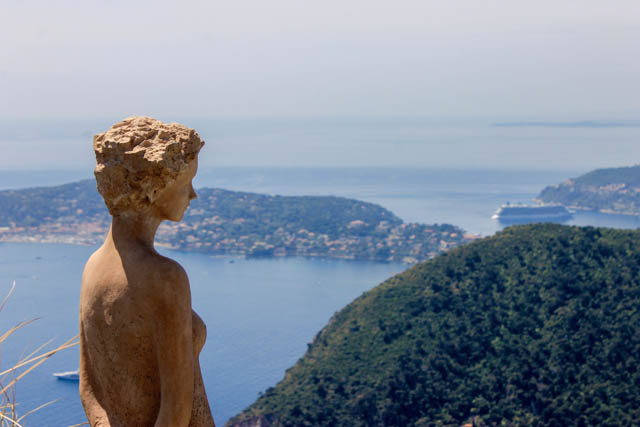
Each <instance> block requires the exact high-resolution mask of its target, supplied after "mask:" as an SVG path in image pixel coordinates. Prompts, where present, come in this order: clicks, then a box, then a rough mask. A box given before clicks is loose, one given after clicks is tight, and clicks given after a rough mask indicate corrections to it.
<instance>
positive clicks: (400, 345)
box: [230, 224, 640, 426]
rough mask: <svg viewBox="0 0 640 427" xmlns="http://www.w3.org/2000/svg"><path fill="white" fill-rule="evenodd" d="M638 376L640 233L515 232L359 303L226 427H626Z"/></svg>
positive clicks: (638, 405)
mask: <svg viewBox="0 0 640 427" xmlns="http://www.w3.org/2000/svg"><path fill="white" fill-rule="evenodd" d="M639 366H640V232H637V231H633V232H632V231H620V230H611V229H597V228H591V227H587V228H577V227H566V226H560V225H551V224H544V225H526V226H518V227H511V228H508V229H506V230H505V231H503V232H500V233H498V234H496V235H495V236H494V237H490V238H486V239H483V240H481V241H477V242H474V243H471V244H468V245H465V246H462V247H459V248H456V249H453V250H452V251H450V252H448V253H445V254H443V255H440V256H438V257H436V258H435V259H433V260H431V261H427V262H425V263H422V264H419V265H417V266H414V267H413V268H411V269H409V270H407V271H406V272H404V273H401V274H399V275H397V276H395V277H393V278H391V279H389V280H387V281H386V282H384V283H383V284H381V285H380V286H378V287H376V288H374V289H373V290H371V291H369V292H367V293H365V294H363V295H362V296H361V297H360V298H358V299H356V300H355V301H354V302H353V303H351V304H350V305H348V306H347V307H346V308H344V309H343V310H342V311H340V312H339V313H337V314H336V315H335V316H334V317H333V318H332V319H331V320H330V321H329V324H328V325H327V326H326V327H325V328H324V329H323V330H322V331H321V332H320V333H318V335H317V336H316V337H315V339H314V340H313V342H312V343H311V344H310V345H309V349H308V351H307V353H306V354H305V356H304V357H303V358H301V359H300V360H299V361H298V363H296V364H295V366H293V367H292V368H291V369H289V370H288V371H287V372H286V375H285V377H284V379H283V380H282V381H281V382H280V383H279V384H278V385H277V386H275V387H273V388H270V389H268V390H266V392H265V393H264V394H263V395H262V396H261V397H260V398H259V399H258V400H257V401H256V402H255V403H254V404H253V405H252V406H251V407H250V408H248V409H247V410H246V411H245V412H243V413H242V414H240V415H239V416H238V417H236V418H235V419H233V420H232V421H231V422H230V425H232V426H252V425H262V426H268V425H277V426H337V425H340V426H411V425H419V426H437V425H447V426H459V425H461V424H463V423H465V422H471V421H473V422H474V423H475V425H479V426H482V425H518V426H536V425H544V426H591V425H606V426H622V425H624V426H632V425H637V423H638V420H639V419H640V368H639ZM258 422H260V423H262V424H258Z"/></svg>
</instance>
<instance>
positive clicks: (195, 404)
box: [80, 117, 214, 427]
mask: <svg viewBox="0 0 640 427" xmlns="http://www.w3.org/2000/svg"><path fill="white" fill-rule="evenodd" d="M203 144H204V142H203V141H202V140H201V139H200V137H199V136H198V134H197V133H196V132H195V131H194V130H193V129H189V128H187V127H185V126H182V125H179V124H176V123H172V124H165V123H162V122H159V121H157V120H154V119H151V118H148V117H130V118H128V119H125V120H123V121H122V122H120V123H117V124H115V125H113V126H112V127H111V129H109V130H108V131H107V132H105V133H102V134H99V135H96V136H95V137H94V140H93V148H94V150H95V153H96V161H97V166H96V169H95V175H96V181H97V185H98V191H99V192H100V194H102V197H103V198H104V201H105V203H106V205H107V207H108V208H109V212H110V213H111V215H112V217H113V221H112V224H111V228H110V230H109V233H108V234H107V237H106V239H105V241H104V244H103V245H102V246H101V247H100V248H99V249H98V250H97V251H96V252H95V253H94V254H93V255H92V256H91V258H90V259H89V261H87V264H86V266H85V269H84V273H83V275H82V291H81V296H80V398H81V400H82V405H83V406H84V410H85V412H86V414H87V418H88V420H89V423H90V424H91V426H113V427H116V426H136V427H138V426H156V427H160V426H162V427H177V426H213V425H214V422H213V417H212V415H211V410H210V409H209V403H208V401H207V395H206V393H205V389H204V384H203V382H202V374H201V372H200V365H199V362H198V356H199V354H200V351H201V350H202V347H203V346H204V342H205V339H206V327H205V325H204V323H203V322H202V320H201V319H200V317H198V315H197V314H196V313H195V312H194V311H193V310H192V309H191V293H190V288H189V279H188V278H187V274H186V273H185V271H184V269H183V268H182V267H181V266H180V265H179V264H178V263H177V262H175V261H173V260H171V259H169V258H166V257H164V256H162V255H160V254H159V253H157V252H156V251H155V249H154V247H153V241H154V237H155V233H156V229H157V228H158V226H159V225H160V223H161V222H162V221H163V220H171V221H180V220H181V219H182V217H183V215H184V212H185V210H186V209H187V207H188V205H189V202H190V201H191V200H192V199H194V198H195V197H196V194H195V192H194V190H193V186H192V184H191V180H192V179H193V177H194V176H195V174H196V170H197V168H198V163H197V162H198V159H197V156H198V152H199V151H200V148H202V146H203Z"/></svg>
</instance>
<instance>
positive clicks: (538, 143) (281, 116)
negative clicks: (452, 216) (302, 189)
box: [0, 0, 640, 170]
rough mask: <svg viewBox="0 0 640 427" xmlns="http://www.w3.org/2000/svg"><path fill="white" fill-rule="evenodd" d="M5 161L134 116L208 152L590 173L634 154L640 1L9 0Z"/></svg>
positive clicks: (1, 138) (65, 151) (33, 162)
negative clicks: (175, 127) (163, 125)
mask: <svg viewBox="0 0 640 427" xmlns="http://www.w3.org/2000/svg"><path fill="white" fill-rule="evenodd" d="M0 16H2V17H3V18H4V19H3V25H2V26H0V37H2V39H3V40H7V41H10V42H8V43H2V44H0V93H2V98H1V100H0V129H1V130H2V132H1V135H0V149H2V150H3V156H1V158H0V169H16V168H18V169H20V168H22V169H25V168H26V169H69V168H71V169H73V168H75V169H85V168H87V169H91V168H92V167H93V162H94V159H93V153H92V150H91V137H92V135H93V134H95V133H98V132H102V131H104V130H106V129H107V128H108V127H109V126H110V125H111V124H113V123H114V122H116V121H119V120H121V119H123V118H124V117H127V116H130V115H134V114H135V115H148V116H152V117H155V118H158V119H160V120H164V121H179V122H183V123H185V124H186V125H188V126H190V127H193V128H195V129H196V130H197V131H198V132H199V133H200V135H201V136H202V137H203V138H204V139H205V140H206V141H207V143H208V144H207V146H206V147H205V149H204V150H203V151H202V154H201V157H200V159H201V164H202V166H203V167H220V166H255V167H269V166H272V167H279V166H301V167H329V166H341V167H363V166H385V167H425V168H433V167H443V168H474V167H475V168H485V169H492V168H507V169H509V168H512V169H519V168H525V169H527V168H529V169H553V170H559V169H567V168H568V169H574V170H589V169H593V168H598V167H613V166H623V165H630V164H634V163H635V162H636V161H637V160H636V159H638V158H640V148H636V147H637V146H639V145H640V144H638V143H637V142H638V140H639V139H640V138H639V137H640V127H639V128H631V127H625V128H593V129H587V128H568V127H567V128H564V127H552V128H545V127H535V128H534V127H522V128H511V127H492V126H491V124H492V123H495V122H522V121H526V122H576V121H584V120H601V121H611V120H635V121H637V120H639V119H640V97H639V96H636V95H637V94H638V93H640V83H639V80H638V78H637V76H638V75H639V74H640V44H639V43H637V40H638V39H640V26H638V25H637V23H638V22H640V21H639V20H640V3H639V2H636V1H631V0H621V1H619V2H616V4H615V7H614V6H612V5H611V4H605V3H603V2H600V1H596V0H579V1H578V0H567V1H563V2H555V1H551V0H541V1H538V2H534V3H532V2H522V1H513V2H501V1H488V2H476V1H473V0H452V1H448V2H439V1H421V0H398V1H395V2H386V1H383V0H367V1H365V0H352V1H348V2H344V1H337V0H328V1H325V2H321V3H309V2H299V1H295V0H273V1H271V2H268V3H264V2H256V1H247V2H227V3H219V2H208V1H204V0H185V1H183V2H180V3H175V2H169V1H163V0H156V1H153V2H151V1H150V0H142V1H139V2H135V3H131V2H125V1H123V0H113V1H109V2H104V1H98V0H87V1H84V2H73V1H71V0H61V1H59V2H47V1H44V0H34V1H30V2H21V1H17V0H7V1H3V2H2V4H1V5H0Z"/></svg>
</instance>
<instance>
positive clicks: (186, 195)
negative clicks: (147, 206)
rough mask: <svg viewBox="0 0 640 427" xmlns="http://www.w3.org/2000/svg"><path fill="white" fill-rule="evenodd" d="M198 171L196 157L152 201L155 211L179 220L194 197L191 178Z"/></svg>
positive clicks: (163, 216)
mask: <svg viewBox="0 0 640 427" xmlns="http://www.w3.org/2000/svg"><path fill="white" fill-rule="evenodd" d="M197 171H198V159H197V158H195V159H194V160H192V161H191V162H190V163H189V165H188V166H187V169H185V170H184V171H182V173H181V174H180V175H178V179H176V180H175V181H174V182H172V183H171V184H169V185H168V186H167V187H166V188H164V189H163V190H162V192H161V193H160V195H159V196H158V197H157V198H156V200H155V201H154V202H153V207H154V210H155V212H156V213H157V214H158V215H159V216H160V217H161V218H162V219H168V220H170V221H180V220H181V219H182V217H183V216H184V212H185V211H186V210H187V208H188V207H189V202H190V201H191V200H193V199H195V198H196V197H197V196H196V192H195V190H194V189H193V184H192V180H193V177H194V176H196V172H197Z"/></svg>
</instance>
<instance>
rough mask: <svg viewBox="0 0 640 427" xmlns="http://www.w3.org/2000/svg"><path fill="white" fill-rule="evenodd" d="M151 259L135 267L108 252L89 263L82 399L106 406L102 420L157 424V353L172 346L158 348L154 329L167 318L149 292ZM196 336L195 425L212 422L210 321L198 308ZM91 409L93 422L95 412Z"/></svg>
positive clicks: (83, 325)
mask: <svg viewBox="0 0 640 427" xmlns="http://www.w3.org/2000/svg"><path fill="white" fill-rule="evenodd" d="M103 255H104V254H103ZM138 261H139V260H138ZM147 261H149V260H147ZM150 262H151V265H141V266H139V267H138V268H135V269H132V268H127V267H126V265H127V262H126V261H124V262H123V261H122V260H119V259H118V258H117V257H115V258H114V257H110V256H108V255H107V256H98V257H97V258H96V257H92V259H91V260H90V261H89V262H88V263H87V267H86V270H85V275H84V278H83V284H82V292H81V300H80V335H81V338H80V359H81V360H80V380H81V399H82V401H83V404H84V405H85V409H86V407H87V405H89V406H90V405H91V404H92V402H95V403H97V404H99V405H100V407H101V408H102V409H104V412H106V414H107V416H108V424H103V425H111V426H114V427H115V426H119V425H121V426H146V425H150V426H152V425H154V423H155V421H156V418H157V415H158V411H159V408H160V402H161V392H160V390H161V389H160V376H159V367H158V352H160V351H167V349H161V348H157V346H156V344H155V340H154V328H157V327H162V324H161V323H162V322H163V321H166V320H165V319H163V318H162V307H158V306H157V305H156V304H155V303H154V298H152V296H151V295H150V293H152V292H153V289H152V286H153V284H151V286H149V284H147V283H145V281H146V280H147V278H146V277H145V276H144V272H145V271H150V270H149V269H150V268H151V269H152V268H153V267H154V266H153V265H152V262H153V258H151V259H150ZM142 264H145V262H142ZM87 270H89V271H87ZM138 276H139V277H138ZM192 339H193V358H194V366H193V369H194V405H193V411H192V414H193V415H192V423H190V425H192V426H212V425H213V418H212V417H211V411H210V409H209V406H208V402H207V398H206V393H205V390H204V385H203V384H202V376H201V373H200V366H199V363H198V355H199V353H200V351H201V350H202V347H203V346H204V343H205V340H206V326H205V324H204V322H203V321H202V320H201V319H200V317H199V316H198V315H197V314H196V313H195V312H193V311H192ZM95 403H93V404H95ZM204 405H206V407H203V406H204ZM98 413H99V411H98ZM87 414H88V416H89V418H90V419H89V421H90V423H91V425H94V420H92V419H91V416H92V415H91V414H92V411H91V410H87Z"/></svg>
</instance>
